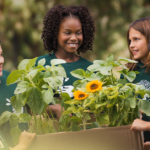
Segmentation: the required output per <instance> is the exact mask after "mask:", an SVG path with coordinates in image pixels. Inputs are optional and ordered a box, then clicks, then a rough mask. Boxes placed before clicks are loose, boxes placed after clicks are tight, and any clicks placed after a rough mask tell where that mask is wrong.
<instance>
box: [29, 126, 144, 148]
mask: <svg viewBox="0 0 150 150" xmlns="http://www.w3.org/2000/svg"><path fill="white" fill-rule="evenodd" d="M28 150H143V137H142V134H141V132H133V131H130V126H121V127H106V128H96V129H89V130H86V131H78V132H59V133H50V134H45V135H38V136H37V137H36V138H35V140H34V142H33V143H32V145H31V146H30V147H29V149H28Z"/></svg>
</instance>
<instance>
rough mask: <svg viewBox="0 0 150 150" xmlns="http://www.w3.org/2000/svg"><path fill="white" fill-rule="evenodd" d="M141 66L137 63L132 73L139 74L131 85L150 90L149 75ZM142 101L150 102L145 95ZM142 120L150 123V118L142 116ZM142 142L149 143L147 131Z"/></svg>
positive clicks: (140, 63)
mask: <svg viewBox="0 0 150 150" xmlns="http://www.w3.org/2000/svg"><path fill="white" fill-rule="evenodd" d="M143 66H144V64H143V63H142V62H141V61H139V62H138V63H137V65H136V67H135V69H134V71H138V72H139V74H137V75H136V78H135V80H134V81H133V83H138V84H140V85H143V86H144V87H145V88H146V89H148V90H150V74H149V73H147V72H145V70H146V67H143ZM121 78H123V76H122V75H121ZM144 100H148V101H150V98H147V96H146V95H145V96H144ZM149 109H150V108H149ZM142 120H145V121H150V116H146V115H143V117H142ZM144 141H150V132H149V131H146V132H144Z"/></svg>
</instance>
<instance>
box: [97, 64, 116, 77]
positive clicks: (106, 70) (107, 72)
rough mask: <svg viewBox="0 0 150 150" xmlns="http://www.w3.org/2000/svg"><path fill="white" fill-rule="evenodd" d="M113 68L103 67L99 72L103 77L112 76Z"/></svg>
mask: <svg viewBox="0 0 150 150" xmlns="http://www.w3.org/2000/svg"><path fill="white" fill-rule="evenodd" d="M112 68H113V66H112V65H109V66H101V67H100V68H99V69H98V70H99V71H100V72H101V74H102V75H111V70H112Z"/></svg>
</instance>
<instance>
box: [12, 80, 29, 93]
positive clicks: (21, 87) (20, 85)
mask: <svg viewBox="0 0 150 150" xmlns="http://www.w3.org/2000/svg"><path fill="white" fill-rule="evenodd" d="M28 86H29V82H27V81H22V82H20V83H18V85H17V87H16V89H15V91H14V94H20V93H23V92H25V91H26V89H27V88H28Z"/></svg>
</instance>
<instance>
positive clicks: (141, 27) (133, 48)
mask: <svg viewBox="0 0 150 150" xmlns="http://www.w3.org/2000/svg"><path fill="white" fill-rule="evenodd" d="M127 42H128V47H129V52H130V59H132V60H136V61H138V63H137V64H136V63H135V64H128V65H127V66H128V68H129V69H130V70H134V71H138V72H139V74H137V76H136V78H135V80H134V81H133V82H134V83H139V84H141V85H144V86H145V88H146V89H149V90H150V17H146V18H141V19H138V20H136V21H134V22H133V23H131V25H130V26H129V29H128V31H127ZM145 100H149V101H150V98H147V96H146V95H145ZM149 109H150V108H149ZM142 120H145V121H150V117H149V116H146V115H145V114H143V116H142ZM144 141H145V142H146V141H150V132H148V131H146V132H144Z"/></svg>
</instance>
